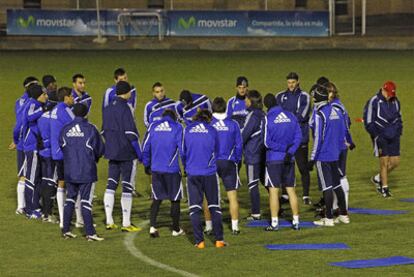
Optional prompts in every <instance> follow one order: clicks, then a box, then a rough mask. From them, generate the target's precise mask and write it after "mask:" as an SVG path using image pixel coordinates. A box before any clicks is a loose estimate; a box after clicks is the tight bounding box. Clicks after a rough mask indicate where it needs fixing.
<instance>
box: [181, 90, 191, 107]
mask: <svg viewBox="0 0 414 277" xmlns="http://www.w3.org/2000/svg"><path fill="white" fill-rule="evenodd" d="M180 101H181V102H182V101H184V102H185V103H186V105H188V104H191V103H192V102H193V97H192V96H191V92H190V91H189V90H186V89H184V90H182V91H181V93H180Z"/></svg>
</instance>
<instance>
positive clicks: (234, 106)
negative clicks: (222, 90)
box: [226, 76, 249, 128]
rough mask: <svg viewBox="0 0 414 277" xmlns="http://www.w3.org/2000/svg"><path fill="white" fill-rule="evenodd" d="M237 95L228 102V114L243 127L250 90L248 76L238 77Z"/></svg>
mask: <svg viewBox="0 0 414 277" xmlns="http://www.w3.org/2000/svg"><path fill="white" fill-rule="evenodd" d="M236 90H237V93H236V96H233V97H231V98H230V99H229V101H228V102H227V110H226V113H227V116H228V117H229V118H231V119H234V120H236V121H237V123H239V127H240V128H243V126H244V121H245V120H246V116H247V114H248V111H247V109H246V102H245V99H246V94H247V92H248V91H249V81H248V80H247V78H246V77H244V76H240V77H237V79H236Z"/></svg>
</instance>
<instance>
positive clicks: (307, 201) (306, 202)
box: [303, 196, 312, 206]
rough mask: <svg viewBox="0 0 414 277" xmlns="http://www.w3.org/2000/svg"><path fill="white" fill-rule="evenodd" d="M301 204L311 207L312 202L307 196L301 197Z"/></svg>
mask: <svg viewBox="0 0 414 277" xmlns="http://www.w3.org/2000/svg"><path fill="white" fill-rule="evenodd" d="M303 204H304V205H308V206H310V205H312V201H311V200H310V198H309V196H305V197H303Z"/></svg>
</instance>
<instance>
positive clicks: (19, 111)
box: [13, 92, 29, 151]
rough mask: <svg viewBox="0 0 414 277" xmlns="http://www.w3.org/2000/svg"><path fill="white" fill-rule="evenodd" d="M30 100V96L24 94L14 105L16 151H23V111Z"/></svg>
mask: <svg viewBox="0 0 414 277" xmlns="http://www.w3.org/2000/svg"><path fill="white" fill-rule="evenodd" d="M28 100H29V95H28V94H27V92H24V93H23V95H22V96H21V97H20V98H19V99H17V100H16V103H15V105H14V114H15V116H16V124H15V125H14V128H13V142H14V144H16V149H17V150H21V151H23V110H24V106H25V105H26V104H27V102H28Z"/></svg>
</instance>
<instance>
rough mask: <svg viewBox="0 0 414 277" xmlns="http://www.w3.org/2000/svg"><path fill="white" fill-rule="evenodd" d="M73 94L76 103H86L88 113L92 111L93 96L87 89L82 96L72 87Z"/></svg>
mask: <svg viewBox="0 0 414 277" xmlns="http://www.w3.org/2000/svg"><path fill="white" fill-rule="evenodd" d="M72 95H73V99H74V100H75V104H77V103H82V104H85V105H86V106H87V107H88V113H89V112H90V111H91V106H92V97H90V96H89V94H88V93H87V92H86V91H85V92H83V93H82V95H81V96H78V94H77V93H76V91H75V90H74V89H72Z"/></svg>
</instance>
